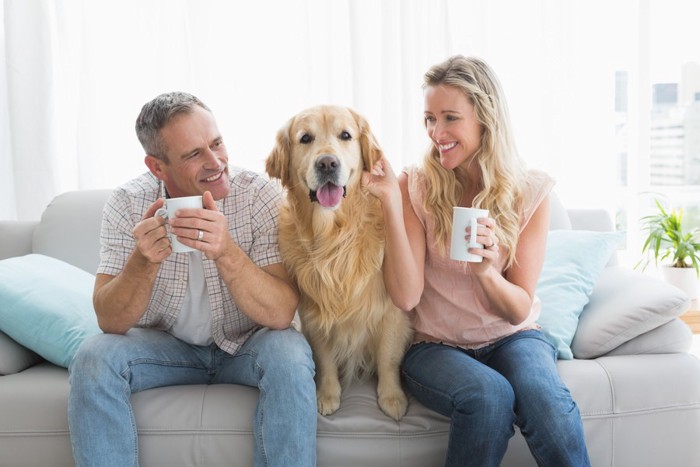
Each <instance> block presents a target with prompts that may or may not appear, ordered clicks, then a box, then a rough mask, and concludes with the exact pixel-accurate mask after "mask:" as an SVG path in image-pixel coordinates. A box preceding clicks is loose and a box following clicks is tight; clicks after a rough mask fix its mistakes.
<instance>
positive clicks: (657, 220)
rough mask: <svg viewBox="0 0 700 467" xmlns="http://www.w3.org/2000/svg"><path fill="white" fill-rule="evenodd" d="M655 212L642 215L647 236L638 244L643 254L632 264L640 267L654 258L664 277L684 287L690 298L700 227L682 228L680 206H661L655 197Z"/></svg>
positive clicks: (698, 263) (694, 293)
mask: <svg viewBox="0 0 700 467" xmlns="http://www.w3.org/2000/svg"><path fill="white" fill-rule="evenodd" d="M654 202H655V203H656V207H657V208H658V212H657V213H656V214H651V215H649V216H645V217H643V218H642V224H643V229H644V230H646V232H647V238H646V240H645V241H644V246H643V247H642V254H645V255H646V256H645V257H644V258H642V260H640V262H639V263H637V265H636V266H635V267H639V266H641V268H642V270H644V269H646V267H647V266H648V265H649V263H650V262H651V259H652V258H653V259H654V264H655V265H656V266H658V265H659V263H663V262H664V261H668V262H667V264H665V265H662V266H663V272H664V277H665V278H666V281H667V282H669V283H671V284H673V285H675V286H676V287H678V288H680V289H682V290H683V291H685V292H686V293H687V294H688V296H689V297H690V298H691V299H697V298H698V289H699V288H700V287H699V285H700V283H699V282H698V278H699V277H700V229H698V228H693V229H691V230H689V231H687V232H686V231H684V230H683V226H682V221H683V209H678V210H676V209H673V208H671V209H670V210H666V209H664V207H663V206H662V205H661V203H660V202H659V200H658V199H655V200H654Z"/></svg>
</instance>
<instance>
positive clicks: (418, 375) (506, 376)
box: [402, 330, 590, 467]
mask: <svg viewBox="0 0 700 467" xmlns="http://www.w3.org/2000/svg"><path fill="white" fill-rule="evenodd" d="M402 372H403V376H404V379H405V381H406V384H407V387H408V390H409V391H410V392H411V393H412V394H413V395H414V396H415V397H416V399H418V400H419V401H420V402H421V403H422V404H423V405H425V406H426V407H428V408H430V409H432V410H434V411H436V412H439V413H441V414H443V415H445V416H447V417H450V420H451V422H450V435H449V441H448V447H447V456H446V460H445V465H446V466H459V467H464V466H476V467H488V466H498V465H500V463H501V460H502V459H503V456H504V455H505V452H506V449H507V447H508V440H509V439H510V438H511V437H512V436H513V434H514V432H515V431H514V428H513V425H517V426H518V427H520V431H521V432H522V434H523V436H524V437H525V440H526V441H527V443H528V446H529V448H530V452H532V455H533V456H534V458H535V460H536V461H537V464H538V465H540V466H557V467H566V466H571V467H584V466H588V465H590V462H589V460H588V453H587V451H586V445H585V441H584V437H583V426H582V423H581V415H580V414H579V410H578V407H577V406H576V403H575V402H574V400H573V399H572V398H571V394H570V393H569V390H568V389H567V387H566V386H565V385H564V383H563V382H562V381H561V379H560V378H559V374H558V373H557V367H556V353H555V350H554V347H553V346H552V345H551V344H550V343H549V342H548V341H547V340H546V339H545V338H544V336H543V335H542V333H541V332H539V331H535V330H532V331H522V332H518V333H515V334H513V335H511V336H508V337H505V338H503V339H501V340H500V341H498V342H496V343H494V344H492V345H489V346H487V347H484V348H481V349H477V350H469V351H467V350H462V349H459V348H455V347H451V346H447V345H442V344H434V343H419V344H415V345H413V346H412V347H411V348H410V349H409V351H408V352H407V354H406V356H405V358H404V361H403V365H402Z"/></svg>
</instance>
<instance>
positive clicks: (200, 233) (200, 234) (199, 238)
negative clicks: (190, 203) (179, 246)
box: [197, 229, 204, 242]
mask: <svg viewBox="0 0 700 467" xmlns="http://www.w3.org/2000/svg"><path fill="white" fill-rule="evenodd" d="M203 239H204V231H203V230H201V229H200V230H198V231H197V241H198V242H201V241H202V240H203Z"/></svg>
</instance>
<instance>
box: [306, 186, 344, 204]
mask: <svg viewBox="0 0 700 467" xmlns="http://www.w3.org/2000/svg"><path fill="white" fill-rule="evenodd" d="M347 192H348V191H347V187H345V186H343V198H345V195H347ZM309 199H310V200H311V202H312V203H318V195H317V190H309Z"/></svg>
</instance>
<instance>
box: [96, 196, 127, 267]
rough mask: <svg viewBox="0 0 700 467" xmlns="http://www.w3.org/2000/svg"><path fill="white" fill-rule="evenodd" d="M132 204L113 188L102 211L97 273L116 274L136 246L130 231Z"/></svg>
mask: <svg viewBox="0 0 700 467" xmlns="http://www.w3.org/2000/svg"><path fill="white" fill-rule="evenodd" d="M134 225H135V223H134V222H133V213H132V206H131V203H130V202H129V198H128V196H127V195H126V193H125V192H124V191H123V190H115V191H114V192H113V193H112V195H111V196H110V198H109V200H108V201H107V203H106V204H105V207H104V209H103V211H102V228H101V231H100V265H99V267H98V268H97V273H98V274H108V275H110V276H116V275H117V274H119V273H120V272H121V271H122V270H123V269H124V265H125V264H126V260H127V258H128V257H129V254H130V253H131V252H132V251H133V250H134V248H135V247H136V242H135V241H134V238H133V235H132V231H133V229H134Z"/></svg>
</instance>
